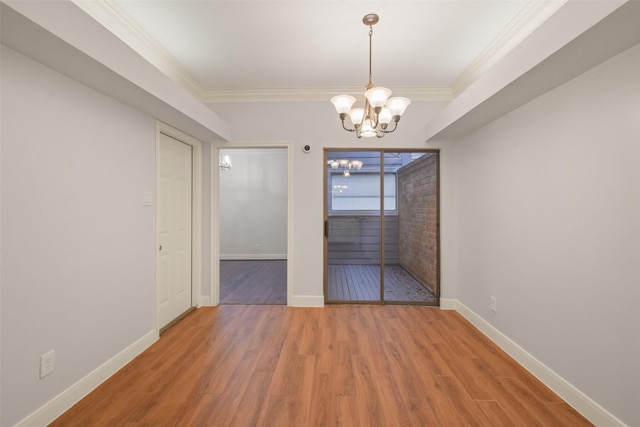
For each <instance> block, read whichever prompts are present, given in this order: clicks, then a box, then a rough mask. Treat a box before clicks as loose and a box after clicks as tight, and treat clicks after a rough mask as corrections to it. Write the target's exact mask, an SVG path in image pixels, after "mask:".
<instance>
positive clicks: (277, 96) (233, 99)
mask: <svg viewBox="0 0 640 427" xmlns="http://www.w3.org/2000/svg"><path fill="white" fill-rule="evenodd" d="M393 90H394V92H395V93H397V94H401V95H403V96H406V97H408V98H410V99H411V100H412V101H431V102H438V101H447V102H448V101H451V100H453V92H452V91H451V89H450V88H448V87H394V88H393ZM338 94H348V95H353V96H355V97H358V96H364V89H363V88H362V87H360V86H358V87H332V88H279V89H206V90H205V91H204V93H203V96H202V98H201V100H202V102H204V103H206V104H228V103H236V104H237V103H249V102H328V101H329V100H330V99H331V98H332V97H334V96H335V95H338Z"/></svg>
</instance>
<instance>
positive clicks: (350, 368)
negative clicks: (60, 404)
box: [51, 305, 591, 427]
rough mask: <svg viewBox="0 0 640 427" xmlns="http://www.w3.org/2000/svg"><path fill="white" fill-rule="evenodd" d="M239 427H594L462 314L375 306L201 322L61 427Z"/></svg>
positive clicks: (152, 350) (235, 311)
mask: <svg viewBox="0 0 640 427" xmlns="http://www.w3.org/2000/svg"><path fill="white" fill-rule="evenodd" d="M427 331H430V332H431V333H427ZM470 353H471V354H473V355H474V357H472V358H469V357H467V356H468V355H469V354H470ZM501 375H504V376H501ZM230 425H235V426H256V425H265V426H277V425H282V426H301V427H302V426H314V427H315V426H328V425H332V426H349V427H351V426H363V427H365V426H366V427H369V426H375V425H380V426H400V425H402V426H416V427H417V426H420V427H421V426H425V425H427V426H431V425H433V426H444V425H446V426H457V425H477V426H503V425H504V426H507V425H514V426H538V425H544V426H547V425H549V426H550V425H562V426H589V425H591V424H590V423H589V422H588V421H587V420H585V419H584V418H583V417H582V416H581V415H580V414H578V413H577V412H576V411H575V410H574V409H572V408H571V407H570V406H569V405H567V404H566V403H565V402H563V401H561V400H560V399H559V397H558V396H557V395H555V394H554V393H553V392H552V391H550V390H549V389H548V388H546V387H545V386H544V385H543V384H542V383H540V382H539V381H538V380H537V379H536V378H534V377H532V376H531V374H529V373H528V372H527V371H526V370H524V369H523V368H522V367H520V366H519V365H518V364H517V363H516V362H515V361H513V359H511V358H509V357H508V356H507V355H506V354H505V353H504V352H502V350H500V349H498V348H497V347H496V346H495V345H494V344H493V343H491V342H490V341H488V340H487V339H486V338H485V337H484V336H483V335H482V334H481V333H480V332H479V331H477V330H476V329H475V328H473V326H471V325H470V324H469V323H468V322H466V321H465V320H464V319H462V318H461V317H460V316H459V315H458V314H457V313H453V312H448V311H442V310H440V309H437V308H432V307H418V306H366V305H362V306H339V305H336V306H330V307H325V308H290V307H286V306H279V305H261V306H240V305H228V306H219V307H207V308H201V309H198V310H196V311H195V312H194V313H193V314H191V315H189V316H188V317H186V318H185V319H183V320H182V321H181V322H180V323H178V324H177V325H176V326H174V327H173V328H171V329H170V330H168V331H167V333H165V334H164V335H163V336H162V337H161V338H160V340H158V341H157V342H156V343H154V344H153V345H152V346H151V347H149V349H147V350H146V351H145V352H143V353H142V354H141V355H139V356H138V357H137V358H135V359H134V360H133V361H131V363H129V364H128V365H127V366H125V367H124V368H123V369H121V370H120V371H119V372H118V373H116V374H115V375H113V376H112V377H111V378H109V379H108V380H107V381H105V382H104V383H103V384H102V385H100V386H99V387H98V388H96V389H95V390H94V391H93V392H92V393H90V394H89V395H87V396H86V397H85V398H84V399H82V400H81V401H80V402H78V403H77V404H76V405H74V406H73V407H72V408H70V409H69V410H68V411H67V412H65V413H64V414H63V415H61V416H60V417H59V418H58V419H57V420H55V421H54V422H53V423H52V424H51V426H54V427H58V426H64V427H68V426H71V427H74V426H82V427H85V426H92V427H93V426H98V427H100V426H105V427H107V426H108V427H112V426H132V427H133V426H138V427H140V426H185V427H192V426H193V427H210V426H230Z"/></svg>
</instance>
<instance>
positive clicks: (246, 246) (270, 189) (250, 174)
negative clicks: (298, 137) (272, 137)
mask: <svg viewBox="0 0 640 427" xmlns="http://www.w3.org/2000/svg"><path fill="white" fill-rule="evenodd" d="M220 155H221V156H229V158H230V159H231V162H232V168H231V169H230V170H226V171H220V174H219V194H220V196H219V197H220V203H219V213H218V214H219V216H220V258H221V259H286V258H287V185H288V172H289V171H288V169H287V167H288V156H287V149H286V148H262V149H255V148H244V149H242V148H238V149H222V150H220ZM256 245H259V247H256Z"/></svg>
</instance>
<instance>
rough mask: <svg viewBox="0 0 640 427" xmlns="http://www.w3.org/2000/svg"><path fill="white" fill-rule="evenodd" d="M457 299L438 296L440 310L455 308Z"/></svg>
mask: <svg viewBox="0 0 640 427" xmlns="http://www.w3.org/2000/svg"><path fill="white" fill-rule="evenodd" d="M457 303H458V301H457V300H455V299H448V298H440V309H441V310H456V308H457V306H458V305H457Z"/></svg>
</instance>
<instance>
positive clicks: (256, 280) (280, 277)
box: [220, 260, 287, 304]
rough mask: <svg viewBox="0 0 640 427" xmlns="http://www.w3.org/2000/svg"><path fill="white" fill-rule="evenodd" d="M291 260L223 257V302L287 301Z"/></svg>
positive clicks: (263, 302) (221, 282)
mask: <svg viewBox="0 0 640 427" xmlns="http://www.w3.org/2000/svg"><path fill="white" fill-rule="evenodd" d="M286 303H287V260H267V261H264V260H241V261H235V260H234V261H220V304H286Z"/></svg>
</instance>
